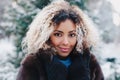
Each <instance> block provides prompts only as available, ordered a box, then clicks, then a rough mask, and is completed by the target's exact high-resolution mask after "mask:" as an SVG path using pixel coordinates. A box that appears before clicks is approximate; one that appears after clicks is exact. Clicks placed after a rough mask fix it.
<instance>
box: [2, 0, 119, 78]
mask: <svg viewBox="0 0 120 80" xmlns="http://www.w3.org/2000/svg"><path fill="white" fill-rule="evenodd" d="M52 1H53V0H0V80H16V79H15V78H16V75H17V73H18V69H19V66H20V61H21V60H22V59H23V57H24V56H25V53H23V52H22V49H21V41H22V39H23V38H24V36H25V33H26V31H27V29H28V25H29V24H30V23H31V21H32V20H33V19H34V16H35V15H36V13H37V12H38V11H40V10H41V9H42V8H43V7H44V6H46V5H47V4H49V3H50V2H52ZM67 1H68V2H70V3H71V4H75V5H78V6H79V7H80V8H81V9H82V10H83V11H84V12H85V13H86V14H87V15H88V16H89V17H90V18H91V19H92V21H93V22H94V23H95V27H96V28H97V29H98V33H99V34H100V42H99V47H98V50H97V51H96V52H95V53H94V54H95V55H96V57H97V58H98V61H99V62H100V65H101V67H102V70H103V73H104V76H105V80H120V1H119V0H67Z"/></svg>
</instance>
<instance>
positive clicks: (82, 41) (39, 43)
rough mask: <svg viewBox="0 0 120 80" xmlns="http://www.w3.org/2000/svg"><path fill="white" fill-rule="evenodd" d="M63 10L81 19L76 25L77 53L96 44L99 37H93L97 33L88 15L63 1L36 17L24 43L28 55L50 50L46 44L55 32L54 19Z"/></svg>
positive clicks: (47, 7)
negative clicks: (41, 50)
mask: <svg viewBox="0 0 120 80" xmlns="http://www.w3.org/2000/svg"><path fill="white" fill-rule="evenodd" d="M61 10H65V11H68V10H71V11H73V12H74V13H76V15H78V16H79V18H80V19H79V20H80V23H79V24H78V23H77V24H76V30H77V45H76V49H77V51H82V50H83V49H86V48H90V46H92V45H94V44H95V43H96V41H97V39H96V38H97V37H93V35H95V34H96V33H95V32H96V31H94V29H95V28H94V27H93V24H92V23H91V21H90V20H89V18H88V17H87V15H85V14H84V13H83V12H82V10H81V9H80V8H78V7H77V6H75V5H70V4H69V3H68V2H66V1H64V0H61V1H54V2H52V3H51V4H49V5H48V6H46V7H44V8H43V9H42V10H41V11H40V12H39V13H38V14H37V15H36V17H35V19H34V20H33V22H32V23H31V24H30V26H29V30H28V32H27V34H26V37H25V38H24V40H23V42H22V47H23V50H27V53H36V52H37V51H38V50H39V49H41V48H43V49H47V48H50V46H49V45H48V44H47V43H46V42H47V41H48V40H49V37H50V35H51V33H52V32H53V30H54V24H53V21H52V19H53V18H54V16H55V15H56V14H58V13H59V12H60V11H61Z"/></svg>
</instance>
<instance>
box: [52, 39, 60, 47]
mask: <svg viewBox="0 0 120 80" xmlns="http://www.w3.org/2000/svg"><path fill="white" fill-rule="evenodd" d="M50 41H51V44H52V46H57V45H59V40H58V39H56V38H55V37H50Z"/></svg>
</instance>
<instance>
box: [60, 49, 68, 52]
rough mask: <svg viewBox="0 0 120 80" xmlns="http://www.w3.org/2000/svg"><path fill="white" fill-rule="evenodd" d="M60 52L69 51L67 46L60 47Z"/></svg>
mask: <svg viewBox="0 0 120 80" xmlns="http://www.w3.org/2000/svg"><path fill="white" fill-rule="evenodd" d="M60 50H61V52H69V48H60Z"/></svg>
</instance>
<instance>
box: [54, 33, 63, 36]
mask: <svg viewBox="0 0 120 80" xmlns="http://www.w3.org/2000/svg"><path fill="white" fill-rule="evenodd" d="M54 36H56V37H61V36H62V34H61V33H54Z"/></svg>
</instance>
